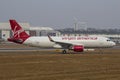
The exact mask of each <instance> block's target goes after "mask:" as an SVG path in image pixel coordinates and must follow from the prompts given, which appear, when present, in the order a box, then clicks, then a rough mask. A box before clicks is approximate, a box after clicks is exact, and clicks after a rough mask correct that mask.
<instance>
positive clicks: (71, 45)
mask: <svg viewBox="0 0 120 80" xmlns="http://www.w3.org/2000/svg"><path fill="white" fill-rule="evenodd" d="M9 22H10V25H11V30H12V32H13V36H12V37H10V38H8V39H7V40H8V41H10V42H14V43H17V44H24V45H29V46H35V47H40V48H56V49H62V53H63V54H66V53H67V50H72V51H74V52H83V51H84V50H85V49H86V48H109V47H113V46H115V45H116V44H115V43H114V42H113V41H111V40H110V39H109V38H106V37H98V36H59V37H56V36H49V35H48V36H30V35H28V34H27V33H26V32H25V30H23V28H22V27H21V26H20V25H19V24H18V22H17V21H16V20H14V19H12V20H9Z"/></svg>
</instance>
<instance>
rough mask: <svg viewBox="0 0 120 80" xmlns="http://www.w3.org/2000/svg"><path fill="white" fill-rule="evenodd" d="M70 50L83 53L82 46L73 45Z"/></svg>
mask: <svg viewBox="0 0 120 80" xmlns="http://www.w3.org/2000/svg"><path fill="white" fill-rule="evenodd" d="M71 50H73V51H75V52H83V51H84V46H83V45H74V46H72V47H71Z"/></svg>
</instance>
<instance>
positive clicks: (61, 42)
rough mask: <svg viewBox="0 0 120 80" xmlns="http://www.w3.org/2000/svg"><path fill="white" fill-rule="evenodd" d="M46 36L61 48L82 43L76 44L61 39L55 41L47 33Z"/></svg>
mask: <svg viewBox="0 0 120 80" xmlns="http://www.w3.org/2000/svg"><path fill="white" fill-rule="evenodd" d="M48 38H49V40H50V41H51V42H54V43H56V44H58V45H60V46H61V47H62V48H66V49H68V48H70V47H71V46H74V45H82V44H78V43H70V42H63V41H55V40H53V39H52V38H51V37H50V36H49V35H48Z"/></svg>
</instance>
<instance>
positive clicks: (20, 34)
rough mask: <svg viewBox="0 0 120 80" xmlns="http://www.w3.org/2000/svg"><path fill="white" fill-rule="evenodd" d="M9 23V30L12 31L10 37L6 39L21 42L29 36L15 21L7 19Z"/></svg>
mask: <svg viewBox="0 0 120 80" xmlns="http://www.w3.org/2000/svg"><path fill="white" fill-rule="evenodd" d="M9 21H10V25H11V30H12V32H13V36H12V38H9V39H8V41H12V42H15V43H20V44H22V43H23V42H24V41H25V40H26V39H27V38H29V37H30V36H29V35H28V34H27V33H26V32H25V30H23V29H22V27H21V26H20V25H19V24H18V23H17V22H16V21H15V20H9Z"/></svg>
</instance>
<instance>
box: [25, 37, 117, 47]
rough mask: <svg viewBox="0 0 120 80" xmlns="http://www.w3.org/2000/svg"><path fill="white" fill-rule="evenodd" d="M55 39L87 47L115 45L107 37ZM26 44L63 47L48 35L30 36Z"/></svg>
mask: <svg viewBox="0 0 120 80" xmlns="http://www.w3.org/2000/svg"><path fill="white" fill-rule="evenodd" d="M51 38H52V39H53V40H55V41H58V42H62V43H71V44H73V45H74V44H76V45H83V46H84V47H85V48H107V47H112V46H114V45H115V43H114V42H112V41H110V40H109V39H108V38H105V37H86V36H78V37H64V36H63V37H51ZM23 44H25V45H30V46H37V47H42V48H62V47H55V45H56V43H54V42H51V41H50V40H49V38H48V37H47V36H46V37H29V38H28V39H27V40H25V41H24V43H23Z"/></svg>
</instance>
